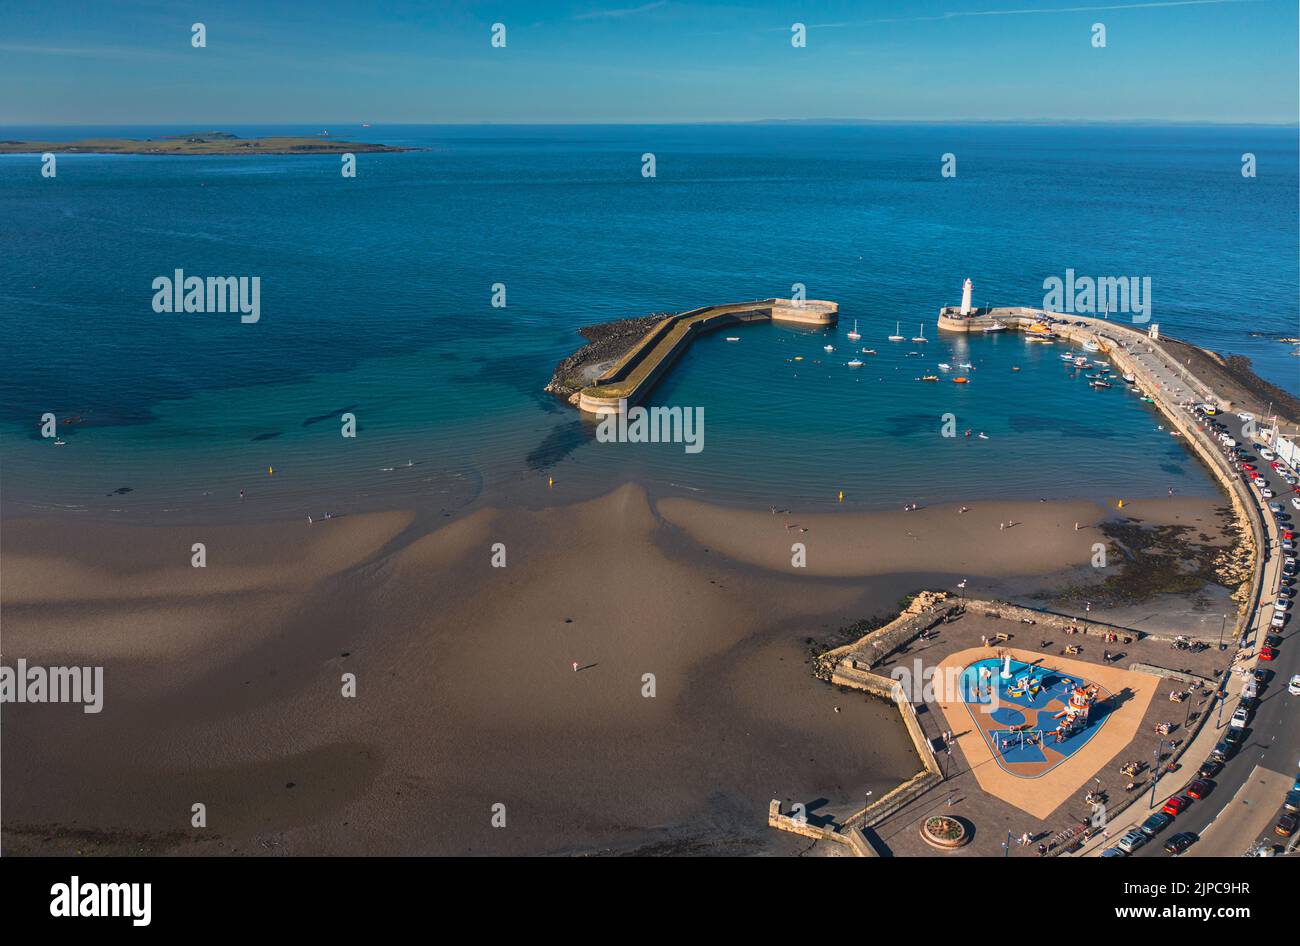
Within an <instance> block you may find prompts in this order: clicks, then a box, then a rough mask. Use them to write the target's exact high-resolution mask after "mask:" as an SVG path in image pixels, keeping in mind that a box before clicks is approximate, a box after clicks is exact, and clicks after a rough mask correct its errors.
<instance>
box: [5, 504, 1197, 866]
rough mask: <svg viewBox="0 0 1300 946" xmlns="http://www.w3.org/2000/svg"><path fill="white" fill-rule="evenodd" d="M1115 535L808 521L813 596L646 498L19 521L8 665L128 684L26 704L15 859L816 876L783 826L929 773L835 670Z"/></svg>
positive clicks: (733, 538) (1068, 516)
mask: <svg viewBox="0 0 1300 946" xmlns="http://www.w3.org/2000/svg"><path fill="white" fill-rule="evenodd" d="M1194 502H1197V501H1192V500H1174V501H1173V502H1172V503H1171V502H1166V501H1164V500H1155V501H1151V502H1150V503H1149V504H1139V505H1137V506H1134V507H1133V509H1134V511H1135V513H1136V512H1137V511H1138V510H1139V509H1143V510H1144V512H1143V514H1145V515H1148V516H1153V517H1154V516H1157V515H1166V516H1174V515H1182V514H1184V511H1185V510H1187V509H1190V507H1184V506H1179V505H1178V504H1179V503H1194ZM1204 505H1205V506H1206V507H1207V508H1209V507H1212V506H1213V504H1212V503H1209V502H1204ZM1176 510H1183V511H1176ZM1089 511H1091V516H1089V515H1088V513H1089ZM1105 514H1107V511H1106V510H1104V509H1102V508H1101V507H1099V506H1096V505H1094V504H1086V503H1083V504H1080V503H1061V504H1053V503H1047V504H1040V503H1038V502H1037V501H1031V502H1029V503H1019V504H1007V505H1006V506H1005V508H1004V507H1003V506H1002V505H1000V504H985V505H983V506H980V507H977V508H975V509H973V510H972V511H971V512H969V513H965V514H961V515H958V514H957V512H956V507H951V508H948V509H936V510H918V511H917V512H910V513H902V512H899V513H847V512H846V513H844V514H840V513H838V512H837V513H824V514H818V515H816V516H807V517H786V518H791V519H792V520H797V521H798V522H800V523H801V524H802V527H805V528H808V529H809V532H808V533H800V534H799V539H798V540H801V541H805V542H806V543H808V546H809V567H808V568H807V569H793V568H791V567H790V552H789V546H790V543H791V542H793V541H796V536H795V535H792V534H791V533H797V529H796V530H786V529H785V528H784V520H783V517H782V516H772V515H771V514H769V513H768V512H766V511H758V512H752V511H745V510H735V509H721V508H717V507H708V506H705V505H704V504H700V503H695V502H692V501H688V500H678V499H662V500H660V501H658V502H657V503H655V504H652V503H651V502H650V501H649V500H648V499H647V497H646V494H645V493H644V491H643V490H642V489H641V488H639V487H636V486H631V485H629V486H624V487H620V488H619V489H617V490H615V491H614V492H612V493H610V494H608V495H606V496H603V497H601V498H598V499H595V500H591V501H585V502H581V503H577V504H574V505H569V506H552V507H549V508H541V509H532V510H523V509H519V508H494V507H483V508H478V509H476V510H475V511H473V512H470V513H468V514H466V515H464V516H462V517H460V518H458V519H454V520H446V519H435V520H429V521H427V522H426V521H425V520H421V519H418V518H417V517H415V516H414V515H412V514H408V513H382V514H372V515H363V516H348V517H343V518H337V519H333V520H330V521H327V522H320V521H318V522H317V523H316V524H314V525H310V526H309V525H308V524H307V523H306V521H305V520H303V521H300V522H286V523H275V524H268V525H239V526H220V527H198V526H168V527H165V528H164V527H143V526H120V525H111V524H100V523H88V522H83V521H69V520H67V519H42V520H20V521H6V523H5V532H4V546H3V550H2V551H0V570H2V572H0V574H2V577H3V587H2V589H0V605H2V606H3V616H4V638H3V658H4V662H5V663H6V664H9V665H12V664H13V663H14V662H15V661H16V660H17V659H18V658H19V657H25V658H27V660H28V661H29V663H38V664H45V665H69V664H75V665H103V666H104V668H105V672H104V677H105V690H106V695H105V706H104V710H103V712H102V713H100V714H98V715H87V714H84V713H82V712H81V709H80V707H76V706H59V705H56V706H48V705H27V704H18V705H6V706H5V708H4V724H5V725H4V736H5V738H4V744H3V751H4V758H3V763H4V765H3V772H4V785H3V789H4V791H3V795H2V802H3V810H2V812H0V813H2V814H3V823H4V834H3V844H4V852H5V853H65V852H71V851H83V852H101V853H128V852H141V853H197V854H208V853H230V852H237V853H241V854H275V853H290V854H329V853H362V854H365V853H389V854H502V853H505V854H545V853H587V852H617V851H644V852H651V853H697V854H698V853H777V854H790V853H796V852H799V851H801V850H803V849H805V848H806V847H807V846H808V845H809V843H810V842H807V841H806V840H803V839H798V838H795V837H793V836H788V835H785V834H783V833H780V832H774V831H770V830H769V829H768V828H767V827H766V811H767V802H768V800H769V799H771V798H779V799H781V800H782V801H783V802H784V803H785V804H786V805H787V806H789V805H790V804H791V803H793V802H796V801H798V802H803V803H804V804H806V805H808V807H809V811H810V815H811V816H812V817H816V815H817V812H818V808H819V807H820V806H823V805H835V804H843V803H845V802H846V801H848V800H852V799H855V798H859V797H861V795H862V793H863V792H865V791H867V790H870V791H873V792H875V793H876V795H877V796H879V795H880V794H881V793H883V792H885V791H888V790H889V789H890V788H892V787H893V786H894V785H896V784H897V783H898V782H900V781H902V780H903V779H906V778H908V777H909V776H911V775H912V774H913V773H914V772H915V771H916V770H917V768H918V767H919V763H918V761H917V759H916V757H915V753H914V751H913V749H912V746H911V743H910V741H909V740H908V738H907V735H906V733H905V731H904V729H903V727H902V725H901V723H900V722H899V720H898V718H897V714H896V712H895V711H894V710H893V709H892V707H890V706H887V705H886V704H883V703H880V702H876V701H872V700H869V699H868V698H866V697H865V696H863V695H861V694H852V695H849V694H843V693H840V692H838V691H837V690H835V689H834V688H832V687H830V686H827V685H825V684H823V683H820V682H818V681H817V680H815V679H814V678H813V676H812V674H811V672H810V670H809V667H808V658H809V656H810V652H811V650H813V649H815V645H810V643H809V641H810V640H815V641H822V640H824V639H826V637H827V635H834V633H835V631H836V629H837V628H842V627H844V626H846V625H849V624H851V623H853V622H854V621H858V620H860V619H862V618H864V617H867V616H872V615H880V614H886V613H889V612H891V611H892V610H894V609H895V606H896V602H897V600H898V598H899V597H900V596H901V595H903V594H905V593H907V592H910V591H913V590H915V589H917V588H920V587H925V586H934V585H935V584H936V583H938V584H939V586H943V585H942V582H943V581H944V580H945V577H944V576H951V575H953V574H957V573H959V572H960V573H963V576H964V573H965V572H966V571H969V572H970V576H969V577H971V579H972V585H975V584H976V583H977V582H978V581H979V580H981V578H982V577H983V576H988V580H994V579H995V578H997V577H998V576H1003V577H1005V576H1012V575H1014V576H1018V577H1019V578H1022V579H1023V578H1026V577H1027V578H1028V579H1029V580H1031V581H1032V580H1034V579H1035V576H1042V578H1043V580H1047V578H1048V577H1049V576H1050V575H1051V574H1053V573H1057V572H1059V571H1061V570H1062V569H1068V568H1070V567H1077V566H1079V565H1080V564H1082V563H1083V562H1085V561H1086V559H1087V556H1088V555H1089V554H1090V553H1091V542H1092V541H1095V540H1096V539H1095V538H1092V537H1089V538H1087V539H1086V540H1085V538H1084V537H1083V536H1082V535H1081V534H1079V533H1075V532H1074V530H1073V522H1074V521H1075V519H1081V520H1083V521H1084V522H1085V523H1086V522H1088V521H1095V520H1096V519H1097V518H1098V517H1100V516H1102V515H1105ZM1003 516H1005V517H1006V518H1013V519H1014V520H1015V521H1017V522H1020V523H1023V524H1022V525H1019V526H1016V527H1015V528H1013V529H1012V530H1009V532H1007V533H1006V534H1005V538H1006V541H1004V542H1002V543H1001V544H1000V545H999V544H995V539H994V537H997V538H1004V536H1003V535H1001V534H1000V533H999V530H998V528H997V522H998V521H999V518H1000V517H1003ZM990 524H991V526H992V528H991V529H990V528H989V525H990ZM909 531H910V532H912V533H913V534H914V535H916V536H918V538H916V539H913V538H910V537H908V536H907V535H906V533H907V532H909ZM990 532H991V533H992V535H990ZM1011 536H1014V539H1013V538H1010V537H1011ZM1091 536H1098V533H1096V532H1093V533H1091ZM814 539H815V541H814ZM194 542H204V543H205V544H206V546H207V556H208V565H207V567H206V568H204V569H196V568H192V567H191V566H190V557H191V554H192V552H191V546H192V544H193V543H194ZM495 543H502V544H504V546H505V554H506V567H504V568H495V567H493V565H492V557H493V545H494V544H495ZM863 578H870V579H871V580H869V581H863V580H862V579H863ZM574 661H577V662H578V664H579V666H580V668H581V669H580V670H579V672H577V673H575V672H574V670H573V669H572V664H573V662H574ZM348 673H351V674H355V675H356V689H357V695H356V697H355V698H344V697H343V696H342V695H341V694H340V688H341V686H342V685H343V684H342V678H343V675H344V674H348ZM646 674H653V675H654V686H655V695H654V696H653V698H647V697H646V696H644V695H643V691H644V688H645V687H646V682H645V679H646V678H645V675H646ZM837 708H838V711H837ZM196 802H201V803H203V804H204V805H206V806H207V812H208V826H207V828H206V829H202V830H200V829H195V828H192V827H191V825H190V818H191V806H192V805H193V804H194V803H196ZM497 804H502V805H504V806H505V822H506V823H505V827H493V825H492V817H493V806H494V805H497Z"/></svg>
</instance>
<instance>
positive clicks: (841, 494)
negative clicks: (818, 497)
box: [839, 490, 844, 502]
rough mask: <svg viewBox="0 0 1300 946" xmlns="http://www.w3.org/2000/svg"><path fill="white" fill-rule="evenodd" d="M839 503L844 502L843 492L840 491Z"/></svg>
mask: <svg viewBox="0 0 1300 946" xmlns="http://www.w3.org/2000/svg"><path fill="white" fill-rule="evenodd" d="M839 501H840V502H844V490H840V500H839Z"/></svg>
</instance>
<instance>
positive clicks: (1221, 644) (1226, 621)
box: [1219, 614, 1228, 651]
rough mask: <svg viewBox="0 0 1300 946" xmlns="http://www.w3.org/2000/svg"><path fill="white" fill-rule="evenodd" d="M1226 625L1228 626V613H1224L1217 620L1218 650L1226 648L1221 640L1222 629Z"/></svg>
mask: <svg viewBox="0 0 1300 946" xmlns="http://www.w3.org/2000/svg"><path fill="white" fill-rule="evenodd" d="M1227 627H1228V615H1226V614H1225V615H1224V616H1223V620H1222V621H1221V622H1219V650H1221V651H1222V650H1226V649H1227V646H1228V645H1227V644H1225V643H1224V642H1223V632H1224V630H1226V629H1227Z"/></svg>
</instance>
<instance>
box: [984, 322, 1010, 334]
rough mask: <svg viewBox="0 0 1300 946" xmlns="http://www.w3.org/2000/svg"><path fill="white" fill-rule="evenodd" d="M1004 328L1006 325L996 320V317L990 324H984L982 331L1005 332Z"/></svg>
mask: <svg viewBox="0 0 1300 946" xmlns="http://www.w3.org/2000/svg"><path fill="white" fill-rule="evenodd" d="M1006 330H1007V327H1006V326H1005V325H1003V324H1002V323H1001V322H999V321H997V320H996V319H995V320H994V322H993V324H992V325H986V326H984V331H986V332H1005V331H1006Z"/></svg>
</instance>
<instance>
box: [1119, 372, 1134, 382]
mask: <svg viewBox="0 0 1300 946" xmlns="http://www.w3.org/2000/svg"><path fill="white" fill-rule="evenodd" d="M1120 377H1122V378H1123V379H1124V380H1125V381H1126V382H1127V383H1129V384H1137V378H1135V377H1133V376H1132V375H1131V374H1124V375H1120Z"/></svg>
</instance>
